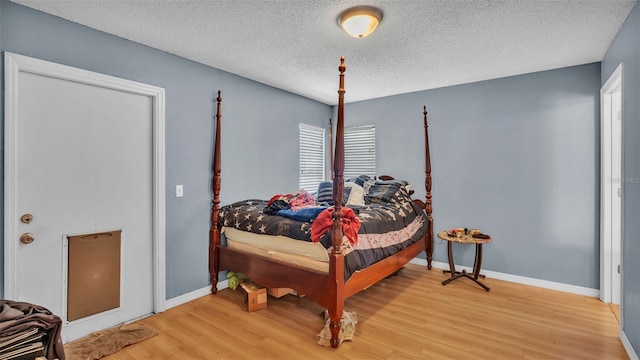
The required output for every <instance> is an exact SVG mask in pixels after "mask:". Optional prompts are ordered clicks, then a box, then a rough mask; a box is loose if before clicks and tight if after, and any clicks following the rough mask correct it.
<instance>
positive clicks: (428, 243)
mask: <svg viewBox="0 0 640 360" xmlns="http://www.w3.org/2000/svg"><path fill="white" fill-rule="evenodd" d="M422 113H423V114H424V141H425V145H424V148H425V158H426V164H425V168H424V172H425V178H424V185H425V188H426V190H427V195H426V204H425V211H426V212H427V221H428V222H429V230H428V233H427V238H426V239H425V252H426V253H427V268H428V269H429V270H431V261H432V260H433V216H431V214H432V212H433V206H432V203H431V154H430V152H429V126H428V125H427V107H426V106H424V110H423V112H422Z"/></svg>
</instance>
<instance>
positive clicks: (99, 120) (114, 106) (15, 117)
mask: <svg viewBox="0 0 640 360" xmlns="http://www.w3.org/2000/svg"><path fill="white" fill-rule="evenodd" d="M4 144H5V173H4V180H5V182H4V187H5V189H4V192H5V212H4V215H5V221H4V227H5V228H4V230H5V231H4V235H5V236H4V249H5V268H4V275H5V288H4V295H5V297H6V298H11V299H16V300H19V301H25V302H30V303H34V304H38V305H41V306H44V307H46V308H48V309H49V310H51V311H52V312H53V313H55V314H56V315H58V316H60V317H61V318H62V319H63V329H62V338H63V341H65V342H67V341H72V340H75V339H77V338H80V337H83V336H85V335H87V334H88V333H90V332H93V331H97V330H101V329H104V328H107V327H110V326H114V325H117V324H119V323H122V322H126V321H130V320H134V319H136V318H140V317H143V316H146V315H149V314H151V313H154V312H156V313H157V312H160V311H163V310H164V309H165V307H166V305H165V301H166V299H165V270H164V249H165V245H164V241H165V240H164V228H165V225H164V219H165V216H164V203H165V202H164V179H165V175H164V89H161V88H157V87H153V86H150V85H146V84H141V83H137V82H133V81H129V80H124V79H119V78H115V77H112V76H107V75H102V74H98V73H94V72H90V71H85V70H81V69H77V68H73V67H69V66H64V65H60V64H55V63H51V62H47V61H43V60H38V59H34V58H30V57H26V56H22V55H17V54H12V53H8V52H5V143H4ZM114 230H115V231H117V232H118V234H121V238H122V242H121V243H122V246H121V247H120V248H121V250H118V249H117V250H114V251H115V252H116V255H117V252H119V251H121V259H122V265H121V269H122V271H124V273H123V275H122V276H119V279H122V280H118V281H119V285H116V286H119V287H120V289H122V291H121V292H120V294H119V298H118V296H116V299H115V304H114V305H113V306H109V307H108V308H109V309H108V310H106V311H102V309H101V310H100V311H97V312H96V313H95V314H91V315H89V316H83V317H80V318H78V317H75V316H73V313H72V314H69V311H68V309H69V306H68V304H69V303H68V300H69V299H68V295H69V289H70V288H69V279H70V278H69V277H68V270H69V266H68V257H69V256H68V255H69V247H70V245H69V242H68V239H69V238H73V237H74V236H77V235H79V234H86V233H97V232H104V231H114ZM118 261H120V260H118ZM34 264H37V266H34ZM117 268H118V266H116V269H117ZM89 272H91V270H89V269H88V268H86V269H82V271H81V273H83V274H85V275H86V274H87V273H89ZM104 274H105V272H103V271H99V270H96V271H94V272H93V273H91V274H90V275H91V277H92V278H95V279H96V281H99V282H101V283H102V282H103V281H104V280H105V278H104ZM120 281H121V282H120ZM85 295H87V294H85ZM80 296H81V297H82V296H84V295H82V294H81V295H80ZM85 297H86V296H85Z"/></svg>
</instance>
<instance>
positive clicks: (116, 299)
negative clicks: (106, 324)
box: [67, 230, 122, 321]
mask: <svg viewBox="0 0 640 360" xmlns="http://www.w3.org/2000/svg"><path fill="white" fill-rule="evenodd" d="M121 236H122V230H117V231H110V232H103V233H96V234H86V235H78V236H69V237H68V239H69V256H68V259H69V260H68V278H67V280H68V283H67V289H68V290H67V321H73V320H77V319H81V318H83V317H86V316H89V315H94V314H97V313H100V312H103V311H107V310H110V309H114V308H117V307H119V306H120V241H121Z"/></svg>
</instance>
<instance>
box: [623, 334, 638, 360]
mask: <svg viewBox="0 0 640 360" xmlns="http://www.w3.org/2000/svg"><path fill="white" fill-rule="evenodd" d="M620 341H622V346H624V350H625V351H626V352H627V355H628V356H629V360H639V359H638V354H636V351H635V350H633V346H631V342H630V341H629V338H628V337H627V334H625V332H624V330H622V329H620Z"/></svg>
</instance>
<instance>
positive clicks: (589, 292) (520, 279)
mask: <svg viewBox="0 0 640 360" xmlns="http://www.w3.org/2000/svg"><path fill="white" fill-rule="evenodd" d="M411 263H412V264H416V265H422V266H427V260H425V259H420V258H414V259H413V260H411ZM431 265H432V266H433V267H434V268H437V269H443V270H449V264H448V263H443V262H438V261H433V262H431ZM455 266H456V270H457V269H460V270H463V269H464V270H466V271H468V272H471V271H473V270H472V268H470V267H467V266H461V265H457V264H456V265H455ZM482 274H484V275H486V276H487V277H489V278H492V279H498V280H504V281H509V282H513V283H517V284H523V285H530V286H536V287H541V288H545V289H550V290H558V291H564V292H568V293H572V294H578V295H584V296H589V297H595V298H597V297H599V296H600V290H598V289H591V288H586V287H582V286H576V285H569V284H563V283H557V282H553V281H547V280H540V279H534V278H529V277H525V276H518V275H511V274H505V273H500V272H496V271H490V270H482Z"/></svg>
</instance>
